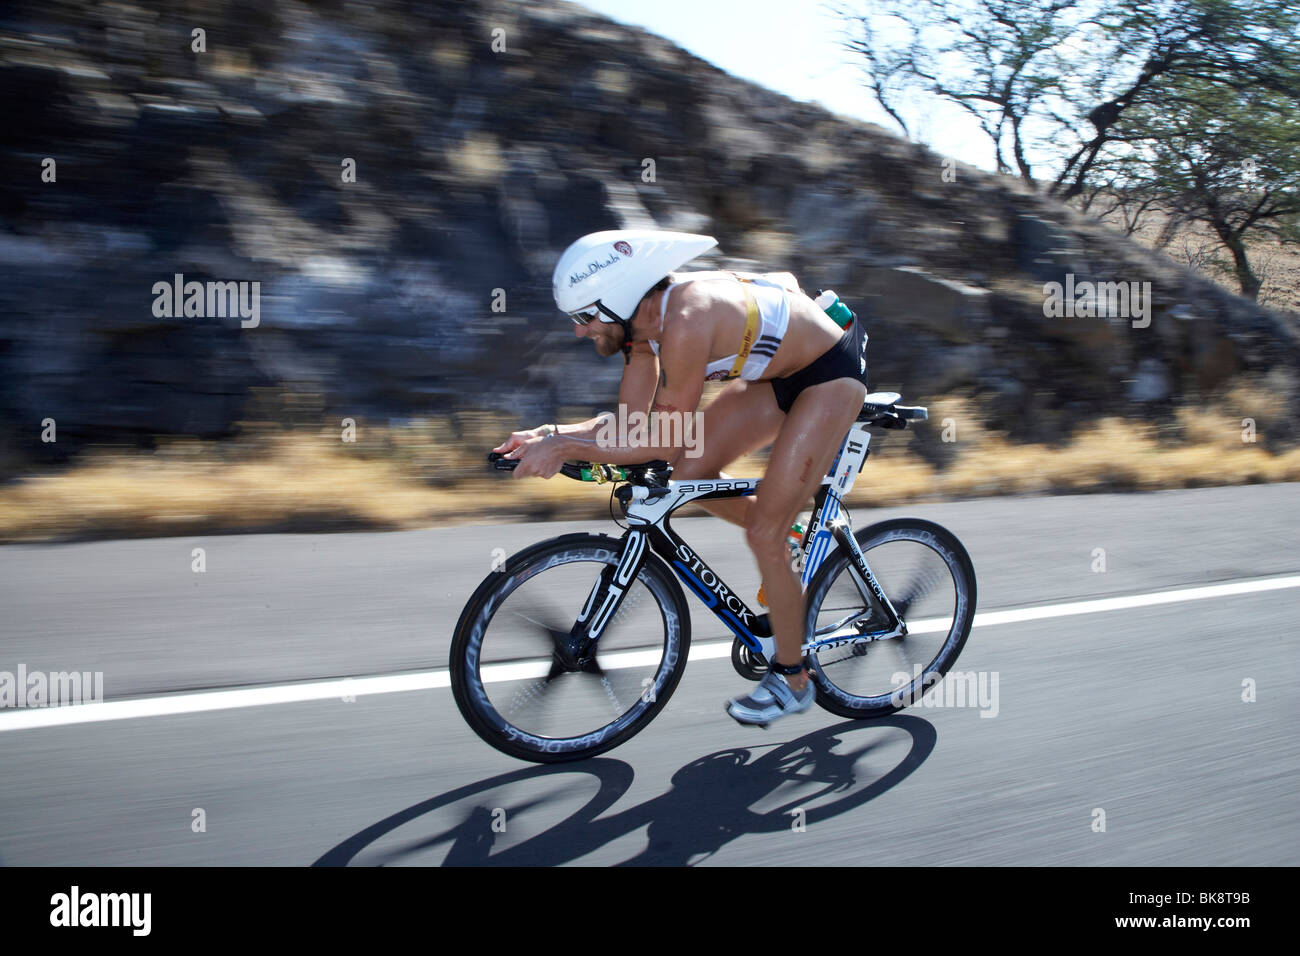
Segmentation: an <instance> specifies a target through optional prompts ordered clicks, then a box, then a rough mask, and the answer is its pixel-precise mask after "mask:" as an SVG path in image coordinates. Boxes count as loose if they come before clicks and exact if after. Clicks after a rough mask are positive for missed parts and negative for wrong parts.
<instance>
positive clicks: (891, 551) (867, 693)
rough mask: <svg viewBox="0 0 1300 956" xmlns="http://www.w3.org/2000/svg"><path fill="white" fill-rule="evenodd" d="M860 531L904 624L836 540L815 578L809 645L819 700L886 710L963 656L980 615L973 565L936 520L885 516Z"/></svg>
mask: <svg viewBox="0 0 1300 956" xmlns="http://www.w3.org/2000/svg"><path fill="white" fill-rule="evenodd" d="M854 538H855V539H856V540H857V542H858V547H859V548H860V549H861V550H862V553H863V556H864V557H865V558H866V561H867V567H868V568H870V570H871V573H872V575H873V576H874V577H875V579H876V581H877V583H878V584H879V585H880V588H881V590H882V591H883V592H884V594H885V597H886V598H888V600H889V603H890V604H891V605H892V606H893V608H894V610H895V612H896V613H897V615H898V617H899V619H900V620H901V621H902V622H903V623H904V624H905V625H906V630H905V632H901V631H902V629H901V628H890V627H889V626H888V620H887V618H886V616H885V612H884V610H883V609H882V608H881V607H880V606H879V605H878V602H877V601H876V599H875V597H874V596H872V595H871V593H870V589H869V588H863V587H862V586H861V583H860V582H859V581H858V580H857V575H856V573H854V572H853V571H852V570H851V566H850V559H849V556H848V555H847V554H845V553H844V551H843V550H842V549H837V550H836V551H835V552H834V553H832V554H831V555H830V556H829V557H828V558H827V559H826V560H825V561H824V562H823V564H822V566H821V567H820V568H818V569H817V573H816V574H814V575H813V578H812V580H811V581H810V582H809V583H808V591H807V602H808V603H807V608H808V611H807V619H806V621H805V633H806V634H808V635H809V636H808V640H807V642H806V643H805V645H804V653H805V655H806V657H807V659H808V662H809V664H810V668H809V670H810V673H811V675H812V679H813V681H814V682H815V683H816V684H817V703H818V704H820V705H821V706H822V707H824V708H825V709H826V710H829V711H830V712H831V713H833V714H838V715H839V716H841V717H883V716H885V715H887V714H892V713H894V712H896V711H899V710H902V709H903V708H904V707H906V706H907V705H908V704H909V703H912V702H914V701H917V700H920V699H921V697H923V696H924V695H925V693H926V691H928V690H929V689H930V688H931V687H932V686H933V685H934V684H937V683H938V682H939V680H940V679H942V678H943V676H944V675H945V674H946V673H948V670H949V668H951V667H952V665H953V664H954V663H955V662H956V660H957V655H958V654H960V653H961V649H962V647H963V646H964V645H965V643H966V638H967V637H968V636H969V635H970V629H971V623H972V621H973V620H974V618H975V569H974V567H973V566H972V565H971V560H970V555H968V554H967V553H966V549H965V548H964V547H962V544H961V542H960V541H958V540H957V538H956V537H955V536H954V535H953V534H952V532H950V531H948V530H947V529H946V528H943V527H941V526H940V525H937V524H935V523H934V522H932V521H924V520H922V519H920V518H898V519H894V520H891V521H882V522H881V523H879V524H874V525H871V526H870V527H868V528H865V529H863V530H862V531H859V532H857V533H856V534H855V535H854ZM900 632H901V633H900Z"/></svg>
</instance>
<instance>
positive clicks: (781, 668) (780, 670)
mask: <svg viewBox="0 0 1300 956" xmlns="http://www.w3.org/2000/svg"><path fill="white" fill-rule="evenodd" d="M767 669H768V670H770V671H773V672H775V673H777V674H784V675H785V676H786V677H793V676H794V675H795V674H798V673H799V672H800V671H802V670H803V661H800V662H799V663H798V664H794V665H786V664H778V663H777V662H776V661H775V660H770V661H768V662H767Z"/></svg>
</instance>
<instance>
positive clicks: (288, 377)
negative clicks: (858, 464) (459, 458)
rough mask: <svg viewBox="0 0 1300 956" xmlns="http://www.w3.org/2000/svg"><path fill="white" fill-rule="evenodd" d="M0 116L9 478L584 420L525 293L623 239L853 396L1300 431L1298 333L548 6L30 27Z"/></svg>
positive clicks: (537, 303)
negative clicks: (852, 343) (574, 246)
mask: <svg viewBox="0 0 1300 956" xmlns="http://www.w3.org/2000/svg"><path fill="white" fill-rule="evenodd" d="M196 31H200V32H196ZM0 90H2V91H3V96H4V101H5V103H6V104H7V105H6V113H7V115H6V123H5V126H6V135H5V137H4V140H5V142H4V145H3V147H2V150H3V155H4V166H5V169H6V171H7V175H6V176H5V177H4V179H3V181H0V269H2V270H3V274H4V281H3V283H2V284H0V421H2V422H3V424H4V430H3V436H2V437H3V441H4V442H6V446H7V452H8V460H9V467H11V468H14V467H18V465H17V464H15V462H17V463H23V464H30V463H31V462H32V461H41V460H49V459H51V458H53V457H56V456H60V455H63V456H65V455H67V454H69V453H71V452H75V450H76V449H77V448H79V447H81V446H83V445H84V444H85V443H101V442H120V441H129V442H138V441H144V442H147V441H149V440H150V439H151V438H152V437H153V436H156V435H160V434H162V435H165V434H180V433H183V434H194V435H202V436H222V435H228V434H231V433H232V432H233V431H234V430H235V429H236V427H237V425H236V423H237V422H238V421H239V420H240V419H241V418H243V417H245V416H247V415H248V414H249V406H248V403H249V400H250V396H253V395H257V394H263V393H259V391H258V389H259V388H264V387H271V388H274V389H276V390H278V392H277V393H278V394H281V395H288V396H294V395H297V396H304V397H305V398H304V402H305V407H308V408H310V409H311V410H312V414H317V413H319V414H320V415H324V416H326V417H328V418H340V417H344V416H352V417H355V418H358V419H370V420H393V419H399V420H400V419H403V418H407V417H411V416H420V415H445V416H448V417H449V418H450V419H451V420H453V421H454V420H455V418H456V416H457V415H462V414H465V413H467V412H472V411H478V410H489V411H496V412H498V413H500V414H501V415H502V416H503V417H505V418H507V419H512V420H517V421H518V422H521V423H526V424H534V423H536V422H538V421H543V420H553V419H555V418H556V417H557V416H559V415H560V414H561V411H562V410H570V411H579V410H582V409H590V408H593V407H605V406H607V405H608V404H609V402H610V400H611V398H612V397H613V395H614V394H615V388H616V382H617V378H618V374H619V367H620V362H619V361H618V360H617V359H613V360H606V361H601V360H599V359H597V358H596V357H595V356H594V354H593V353H592V352H591V350H590V346H587V345H586V344H585V343H578V342H576V341H575V340H574V339H573V336H572V332H571V330H570V327H569V323H568V322H567V321H566V320H564V319H563V317H562V316H560V315H558V314H557V313H556V312H555V310H554V307H553V305H552V303H551V301H550V289H549V278H550V270H551V267H552V265H553V263H554V261H555V257H556V256H557V254H558V253H559V251H560V250H562V249H563V248H564V247H565V246H566V245H567V244H568V243H569V242H570V241H571V240H572V239H573V238H575V237H577V236H578V235H580V234H582V233H584V232H588V231H592V230H595V229H601V228H612V227H616V226H619V225H638V226H639V225H658V226H660V227H664V228H671V229H684V230H689V231H698V232H707V233H710V234H712V235H714V236H716V237H717V238H718V240H719V243H720V246H719V249H718V250H717V254H716V255H714V256H712V257H711V258H709V259H705V260H702V261H700V262H699V263H698V264H697V266H693V267H701V268H702V267H711V266H716V265H724V266H743V267H748V268H761V269H789V270H791V271H793V272H794V273H795V274H796V275H797V276H798V277H799V278H800V280H801V281H802V282H803V284H804V286H805V288H808V289H813V288H826V287H833V288H835V289H836V290H837V291H838V292H839V293H840V295H841V297H842V298H844V299H845V300H846V301H847V302H849V303H850V305H851V306H853V307H854V308H855V309H856V310H857V311H858V312H859V314H861V315H863V316H864V317H865V318H866V319H867V321H868V325H869V330H870V334H871V352H870V361H871V369H872V374H873V378H874V380H875V384H876V385H878V386H879V387H890V388H896V389H897V390H899V391H902V392H903V393H905V395H906V396H907V397H908V398H909V399H912V400H915V401H918V402H922V401H925V400H926V399H927V397H933V396H935V395H938V394H942V393H950V392H954V391H966V392H969V393H970V394H971V395H973V396H974V397H975V399H976V400H977V402H978V404H979V406H980V407H981V408H982V409H983V410H984V413H985V414H986V415H987V416H988V418H989V420H990V422H991V423H992V424H993V426H994V427H1002V428H1006V429H1009V430H1010V431H1011V433H1012V435H1013V436H1020V437H1025V438H1030V439H1034V440H1053V439H1056V438H1059V437H1061V436H1063V435H1066V434H1068V433H1069V431H1070V430H1071V429H1072V428H1074V427H1076V426H1077V425H1079V424H1081V423H1083V422H1086V421H1088V420H1090V419H1091V418H1093V417H1095V416H1097V415H1100V414H1121V415H1130V416H1141V417H1143V418H1149V417H1151V416H1159V415H1162V414H1164V413H1165V412H1167V411H1168V410H1169V408H1170V407H1171V405H1172V404H1173V403H1176V402H1179V401H1188V400H1198V399H1204V398H1205V397H1206V396H1210V395H1212V394H1214V392H1215V391H1216V390H1217V389H1219V388H1221V387H1222V386H1224V385H1225V384H1226V383H1228V382H1230V381H1231V380H1232V379H1233V378H1234V377H1235V376H1238V375H1240V374H1242V373H1248V374H1249V373H1262V372H1269V373H1271V374H1272V378H1270V380H1269V381H1270V382H1272V383H1275V387H1276V388H1277V389H1279V390H1281V392H1282V393H1284V394H1285V397H1286V400H1287V401H1288V402H1289V403H1290V404H1291V406H1292V407H1294V408H1298V409H1300V386H1298V385H1297V383H1298V382H1300V375H1297V356H1298V355H1300V348H1298V346H1297V332H1296V322H1295V317H1294V316H1291V315H1289V314H1279V313H1272V312H1269V311H1267V310H1264V309H1261V308H1258V307H1256V306H1255V305H1253V304H1251V303H1248V302H1246V301H1245V300H1243V299H1240V298H1239V297H1236V296H1233V295H1231V294H1229V293H1227V292H1225V291H1223V290H1222V289H1220V288H1219V287H1217V286H1215V285H1213V284H1212V283H1210V282H1208V281H1206V280H1204V279H1201V278H1198V277H1196V276H1195V275H1193V274H1191V273H1189V272H1187V271H1185V270H1182V269H1180V268H1178V267H1177V266H1175V265H1174V264H1173V263H1172V262H1171V261H1169V260H1167V259H1165V258H1163V257H1161V256H1159V255H1158V254H1155V253H1151V252H1149V251H1147V250H1144V249H1142V248H1141V247H1139V246H1137V245H1135V244H1133V243H1130V242H1128V241H1127V240H1125V239H1123V238H1122V237H1120V236H1118V235H1117V234H1115V233H1112V232H1109V231H1107V230H1105V229H1103V228H1101V227H1100V226H1098V225H1096V224H1094V223H1092V222H1090V221H1089V220H1086V219H1084V218H1082V217H1080V216H1078V215H1076V214H1074V213H1073V212H1071V211H1070V210H1067V209H1065V208H1064V207H1061V206H1059V205H1057V204H1054V203H1052V202H1049V201H1047V200H1044V199H1041V198H1039V197H1037V196H1035V195H1033V194H1031V193H1029V192H1028V191H1026V190H1025V189H1024V188H1023V187H1022V186H1020V185H1019V184H1018V183H1016V182H1013V181H1010V180H1007V179H1005V178H1001V177H995V176H990V175H986V174H983V173H981V172H979V171H978V170H976V169H974V168H972V167H969V166H966V165H964V164H962V163H960V162H956V163H955V164H954V163H953V162H951V161H947V162H946V159H945V157H941V156H938V155H935V154H933V153H930V152H929V151H927V150H925V149H923V148H921V147H918V146H916V145H912V144H909V143H907V142H904V141H902V140H899V139H897V138H895V137H893V136H890V135H889V134H887V133H886V132H885V131H883V130H881V129H879V128H876V127H873V126H870V125H865V124H861V123H857V122H852V121H848V120H845V119H842V118H839V117H836V116H834V115H831V114H829V113H827V112H825V111H823V110H821V109H818V108H816V107H814V106H809V105H804V104H800V103H796V102H793V101H791V100H788V99H786V98H784V97H782V96H780V95H778V94H775V93H772V92H770V91H767V90H764V89H762V88H759V87H756V86H754V85H752V84H748V83H745V82H742V81H739V80H736V79H734V78H732V77H730V76H728V75H726V74H724V73H721V72H720V71H718V70H716V69H715V68H713V67H711V66H709V65H708V64H706V63H704V62H702V61H700V60H699V59H697V58H694V57H692V56H690V55H689V54H687V53H685V52H684V51H682V50H680V49H679V48H677V47H675V46H673V45H672V44H670V43H668V42H667V41H665V40H662V39H660V38H658V37H655V36H652V35H650V34H647V33H644V32H642V31H638V30H635V29H632V28H627V27H623V26H620V25H617V24H614V23H612V22H610V21H607V20H604V19H602V18H599V17H596V16H594V15H591V14H588V13H586V12H584V11H582V10H581V9H580V8H578V7H575V6H572V5H569V4H566V3H563V2H550V0H547V2H538V3H529V4H520V3H514V2H494V0H488V2H480V3H461V2H450V0H435V2H420V3H401V2H397V0H384V2H375V3H368V4H358V3H351V2H334V3H329V2H324V3H312V4H306V3H300V2H293V0H266V2H258V3H253V2H232V3H216V2H209V0H193V2H189V3H184V4H176V5H171V6H170V8H169V9H165V10H163V9H158V8H155V7H154V6H153V5H146V4H140V3H135V2H131V0H123V2H120V3H115V4H111V5H97V6H94V7H89V6H87V5H84V4H81V3H66V4H62V3H45V4H39V5H38V4H31V3H27V4H19V5H16V6H10V7H7V8H6V9H5V12H4V13H3V14H0ZM958 159H960V158H958ZM51 161H52V162H51ZM177 275H180V276H183V277H184V279H183V281H185V282H201V283H207V282H223V283H225V282H233V283H239V282H245V283H249V286H246V287H245V291H250V290H252V289H253V288H254V287H253V286H252V285H251V284H252V283H258V285H257V286H256V289H257V292H258V300H257V304H258V311H257V315H256V323H255V324H254V322H253V321H252V319H251V318H250V317H249V316H247V315H244V316H243V317H242V318H241V316H240V315H232V314H229V313H228V314H226V315H224V316H223V315H210V314H203V315H199V314H191V315H185V314H183V313H184V311H185V310H184V309H183V308H182V309H181V310H180V311H181V313H182V314H174V313H175V310H171V309H168V308H166V307H160V305H159V299H160V296H159V294H158V293H157V292H156V289H157V288H158V285H157V284H158V283H160V282H163V283H170V282H173V281H174V277H175V276H177ZM1071 277H1072V278H1071ZM1052 281H1059V282H1061V283H1062V284H1063V285H1064V284H1065V283H1066V282H1067V281H1069V282H1073V283H1076V284H1078V283H1083V282H1119V283H1125V284H1128V283H1133V282H1136V283H1139V285H1140V284H1141V283H1147V282H1149V283H1150V284H1151V285H1150V290H1151V298H1150V303H1149V305H1150V309H1149V312H1148V313H1147V315H1146V317H1145V320H1143V319H1142V318H1138V317H1132V316H1130V315H1128V314H1114V315H1111V316H1109V317H1105V316H1102V317H1095V316H1085V317H1079V316H1074V317H1069V316H1061V317H1049V316H1048V315H1045V309H1044V291H1043V290H1044V284H1045V283H1048V282H1052ZM233 301H234V300H232V302H233ZM195 311H199V310H195ZM233 311H234V309H233V305H232V308H231V309H230V310H229V312H233ZM160 312H161V313H164V314H160ZM166 313H173V314H166ZM45 419H53V420H55V422H56V423H57V428H58V439H59V441H58V444H57V446H53V445H48V444H42V443H41V442H40V434H41V428H42V426H41V423H42V421H43V420H45ZM1298 435H1300V433H1298V432H1297V431H1296V430H1295V428H1294V427H1291V430H1290V431H1289V432H1288V431H1287V430H1286V429H1285V428H1283V429H1281V430H1275V431H1274V432H1273V433H1272V434H1271V436H1270V438H1271V440H1275V441H1276V440H1282V441H1294V440H1295V439H1296V438H1297V436H1298ZM56 448H57V451H56V450H55V449H56Z"/></svg>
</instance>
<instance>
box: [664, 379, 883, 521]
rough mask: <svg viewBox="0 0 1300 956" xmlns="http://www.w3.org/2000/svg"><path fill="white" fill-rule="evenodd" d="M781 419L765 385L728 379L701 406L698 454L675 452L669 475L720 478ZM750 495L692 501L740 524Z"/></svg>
mask: <svg viewBox="0 0 1300 956" xmlns="http://www.w3.org/2000/svg"><path fill="white" fill-rule="evenodd" d="M859 405H861V403H859ZM784 421H785V413H784V412H782V411H781V409H780V408H779V407H777V404H776V397H775V396H774V395H773V394H772V386H771V385H770V384H768V383H767V382H732V383H731V384H730V385H728V386H727V387H726V388H725V389H723V391H722V394H720V395H719V396H718V397H717V399H715V400H714V402H713V404H712V405H710V406H709V407H708V408H706V409H705V410H704V420H703V423H702V425H701V428H700V435H699V436H698V440H699V442H700V446H699V447H700V450H701V451H702V452H703V454H701V455H700V456H699V457H698V458H688V457H686V455H685V453H683V454H681V455H679V456H678V457H677V460H676V461H674V462H673V478H675V479H677V478H681V479H686V478H720V477H726V476H725V475H723V474H722V469H723V468H725V467H727V465H729V464H731V463H732V462H733V461H735V460H736V459H737V458H740V457H741V456H742V455H747V454H749V453H750V452H752V451H754V450H755V449H757V448H762V447H763V446H764V445H770V444H771V443H772V441H773V440H774V439H775V438H776V435H777V432H778V431H780V429H781V423H782V422H784ZM754 500H755V498H754V496H749V497H745V498H724V499H723V500H721V501H700V502H696V503H697V504H698V505H700V507H702V508H704V509H705V510H707V511H709V512H710V513H711V514H714V515H717V516H718V517H719V518H722V519H724V520H726V521H730V522H731V523H732V524H737V525H740V526H741V527H744V526H745V523H746V521H747V519H748V516H749V513H750V509H751V508H752V507H753V504H754ZM787 527H788V526H787Z"/></svg>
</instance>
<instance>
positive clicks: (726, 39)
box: [575, 0, 994, 170]
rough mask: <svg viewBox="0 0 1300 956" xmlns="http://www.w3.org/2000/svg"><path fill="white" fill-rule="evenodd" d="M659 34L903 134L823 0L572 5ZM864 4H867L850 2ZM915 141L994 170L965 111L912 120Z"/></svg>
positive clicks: (609, 0) (610, 0)
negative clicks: (847, 47)
mask: <svg viewBox="0 0 1300 956" xmlns="http://www.w3.org/2000/svg"><path fill="white" fill-rule="evenodd" d="M575 2H577V3H578V4H579V5H580V6H583V7H586V8H587V9H589V10H592V11H594V12H596V13H600V14H603V15H604V16H607V17H609V18H611V19H613V20H618V21H620V22H622V23H628V24H633V25H635V26H639V27H642V28H644V29H646V30H649V31H650V32H652V33H657V34H659V35H660V36H662V37H665V38H666V39H668V40H671V41H672V42H673V43H676V44H677V45H678V46H680V47H682V48H683V49H686V50H689V51H690V52H691V53H693V54H695V55H696V56H698V57H700V58H701V59H704V60H708V61H709V62H710V63H712V64H714V65H715V66H717V67H720V68H721V69H723V70H726V71H727V72H728V73H731V74H732V75H734V76H738V77H740V78H741V79H745V80H750V81H752V82H754V83H758V84H760V85H762V86H765V87H767V88H768V89H772V90H776V91H777V92H779V93H784V94H785V95H786V96H789V97H792V98H794V99H797V100H804V101H807V102H812V103H820V104H821V105H822V106H824V107H826V108H827V109H829V110H831V111H832V112H835V113H839V114H842V115H844V116H851V117H854V118H856V119H861V120H866V121H867V122H871V123H878V124H879V125H881V126H883V127H885V128H886V129H888V130H889V131H890V132H892V133H895V134H896V135H902V134H901V131H900V130H899V128H898V124H896V123H894V122H893V121H892V120H891V119H889V117H888V116H887V115H886V114H885V112H884V111H883V110H882V109H881V108H880V106H879V105H878V104H877V103H876V101H875V99H874V97H873V96H872V95H871V92H870V91H869V90H868V89H867V87H866V86H865V84H864V83H863V81H862V73H861V70H860V68H859V67H857V66H856V65H855V58H854V55H853V54H852V53H850V52H849V51H847V50H845V49H843V46H842V44H843V42H844V37H845V30H844V25H843V22H842V21H841V20H840V19H839V18H838V17H837V16H835V15H834V14H833V13H832V12H831V11H830V8H829V5H828V4H827V3H826V2H825V0H575ZM849 2H850V3H854V2H856V4H857V5H859V6H865V4H866V3H867V2H868V0H849ZM907 120H908V122H909V124H910V125H912V127H913V133H914V135H916V137H917V138H918V139H919V140H920V141H921V142H923V143H925V144H926V145H927V146H929V147H930V148H931V149H934V150H935V151H936V152H938V153H940V154H941V155H944V156H952V157H954V158H956V159H958V160H960V161H961V162H964V163H969V164H970V165H972V166H977V167H980V168H981V169H987V170H991V169H993V166H994V162H993V148H992V145H991V143H990V142H989V140H988V138H987V137H986V136H985V135H984V134H983V133H982V132H981V131H980V130H979V127H978V126H977V125H976V124H975V122H974V120H973V119H971V118H970V117H968V116H966V115H965V114H964V113H963V112H962V111H961V110H960V108H958V107H956V106H951V105H949V104H944V103H937V104H935V105H934V107H933V108H932V109H931V111H930V113H929V115H928V116H918V115H916V114H908V115H907Z"/></svg>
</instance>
